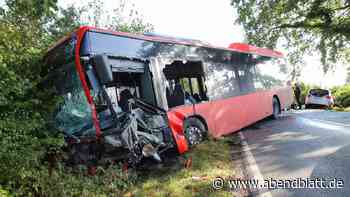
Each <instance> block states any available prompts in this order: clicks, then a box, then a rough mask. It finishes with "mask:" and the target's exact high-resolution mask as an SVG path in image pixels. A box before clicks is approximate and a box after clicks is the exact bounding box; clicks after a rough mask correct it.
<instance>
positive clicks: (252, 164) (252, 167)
mask: <svg viewBox="0 0 350 197" xmlns="http://www.w3.org/2000/svg"><path fill="white" fill-rule="evenodd" d="M239 137H240V138H241V141H242V149H243V153H244V154H245V159H246V160H247V164H248V168H249V171H250V173H251V175H252V176H253V177H252V179H255V180H259V183H264V177H263V175H262V174H261V172H260V169H259V167H258V164H257V163H256V161H255V159H254V156H253V154H252V152H251V151H250V148H249V145H248V143H247V141H246V140H245V137H244V135H243V133H242V132H241V131H240V132H239ZM258 196H261V197H272V194H271V192H270V191H268V190H267V191H265V190H261V189H259V191H258Z"/></svg>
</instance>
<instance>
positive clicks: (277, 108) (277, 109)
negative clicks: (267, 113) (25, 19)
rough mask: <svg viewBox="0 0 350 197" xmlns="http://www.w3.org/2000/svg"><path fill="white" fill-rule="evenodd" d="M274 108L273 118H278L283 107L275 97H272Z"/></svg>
mask: <svg viewBox="0 0 350 197" xmlns="http://www.w3.org/2000/svg"><path fill="white" fill-rule="evenodd" d="M272 110H273V113H272V118H273V119H277V118H278V116H279V115H280V114H281V107H280V103H279V102H278V100H277V98H275V97H274V98H273V99H272Z"/></svg>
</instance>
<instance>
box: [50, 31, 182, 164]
mask: <svg viewBox="0 0 350 197" xmlns="http://www.w3.org/2000/svg"><path fill="white" fill-rule="evenodd" d="M93 36H94V35H93V34H92V33H91V32H90V31H89V28H88V27H82V28H79V29H78V30H77V31H76V32H74V33H72V34H71V35H70V36H68V37H66V38H64V39H63V40H62V41H60V42H59V43H58V44H56V45H55V46H54V47H52V48H51V49H49V51H48V53H47V55H46V57H45V62H46V64H47V67H48V68H49V72H48V73H47V80H46V82H45V83H47V84H50V85H51V87H53V89H54V91H55V95H57V96H58V98H59V99H58V100H59V102H58V104H57V108H56V110H55V113H54V115H53V119H54V121H53V122H54V126H55V128H57V129H58V130H60V131H61V132H63V133H64V134H65V139H66V142H67V144H68V150H69V159H68V161H69V163H70V164H72V165H75V164H86V165H90V166H94V165H98V164H99V163H102V162H106V161H107V162H114V161H127V162H128V163H129V164H131V165H134V166H135V165H137V164H139V163H140V162H141V161H142V160H143V158H152V159H153V160H156V161H158V162H161V161H162V158H163V154H162V153H165V152H166V151H167V150H169V149H173V148H175V149H177V150H178V152H180V153H183V152H185V151H186V150H187V149H188V146H187V141H186V138H185V137H184V136H183V134H182V133H179V132H176V131H175V130H176V129H174V128H175V127H176V126H177V125H176V124H175V123H169V120H168V116H167V112H166V111H165V110H164V109H163V108H162V104H161V102H162V99H159V95H160V93H159V92H157V82H156V81H159V80H160V79H158V78H157V73H156V72H157V69H154V68H151V66H150V61H149V59H148V58H147V57H146V56H140V55H133V54H132V53H138V54H139V52H138V51H135V50H132V44H135V43H122V42H119V45H114V43H109V41H108V40H106V39H103V38H102V37H103V32H102V33H101V32H99V36H96V37H93ZM121 39H122V38H121ZM145 47H147V46H145ZM111 48H113V49H118V50H114V51H111V50H110V49H111ZM118 51H122V52H121V53H118ZM131 52H132V53H131ZM158 89H159V88H158ZM170 128H173V129H170Z"/></svg>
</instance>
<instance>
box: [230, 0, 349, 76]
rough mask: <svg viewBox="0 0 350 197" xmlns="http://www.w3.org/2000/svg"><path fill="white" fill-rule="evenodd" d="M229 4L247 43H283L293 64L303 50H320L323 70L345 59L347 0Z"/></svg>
mask: <svg viewBox="0 0 350 197" xmlns="http://www.w3.org/2000/svg"><path fill="white" fill-rule="evenodd" d="M231 4H232V5H233V7H234V8H236V10H237V13H238V19H237V21H236V22H237V23H239V24H242V25H243V27H244V30H245V33H246V38H247V40H248V41H249V42H250V43H252V44H255V45H257V46H264V47H269V48H274V47H276V44H277V43H278V42H280V43H283V45H284V46H285V47H286V48H288V50H289V54H288V59H289V61H290V62H291V63H292V64H295V65H296V64H298V63H300V62H301V61H302V56H303V55H304V54H305V53H309V54H310V53H312V52H314V51H319V52H320V54H321V62H322V65H323V71H324V72H325V73H326V72H327V71H328V70H329V69H330V68H332V65H334V63H337V62H341V61H344V60H345V58H344V56H345V50H346V49H347V48H349V44H350V43H349V39H350V1H349V0H261V1H256V0H232V2H231ZM295 69H298V68H295ZM295 73H297V70H295Z"/></svg>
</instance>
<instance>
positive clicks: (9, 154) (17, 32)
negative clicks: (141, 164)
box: [0, 0, 146, 196]
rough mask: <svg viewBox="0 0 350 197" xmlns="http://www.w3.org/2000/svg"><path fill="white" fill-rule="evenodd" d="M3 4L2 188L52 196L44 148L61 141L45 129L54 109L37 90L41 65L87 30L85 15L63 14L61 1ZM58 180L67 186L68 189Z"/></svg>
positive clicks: (0, 84) (0, 14) (137, 28)
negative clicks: (58, 45) (52, 49)
mask: <svg viewBox="0 0 350 197" xmlns="http://www.w3.org/2000/svg"><path fill="white" fill-rule="evenodd" d="M4 3H5V6H4V7H1V8H0V146H1V149H0V161H1V162H0V171H1V172H2V173H0V196H1V194H3V192H4V190H3V188H4V189H5V190H9V191H11V192H15V193H16V195H18V196H26V195H30V194H31V195H34V196H45V195H47V193H41V192H43V191H46V190H50V189H52V188H51V186H50V184H51V183H46V182H45V180H47V179H48V178H46V179H45V178H44V177H50V176H49V175H48V174H47V169H46V168H45V167H42V164H43V163H42V160H41V158H42V157H43V152H44V145H45V146H54V145H55V144H59V143H60V142H62V138H57V137H55V136H49V134H48V133H49V132H47V130H48V129H50V128H48V127H47V124H46V123H47V122H46V121H47V117H48V112H47V111H48V110H47V109H49V108H50V105H49V104H47V103H50V102H48V101H47V100H49V101H50V99H52V98H47V97H45V98H43V97H41V96H40V95H46V94H45V92H46V91H47V90H42V89H39V87H38V86H37V84H38V82H40V81H41V79H42V78H41V77H42V76H41V75H40V73H41V70H42V69H43V65H44V63H43V62H42V59H43V55H44V54H45V53H46V50H47V48H48V47H49V46H50V45H52V44H53V43H54V42H56V41H57V39H58V38H60V37H62V36H63V35H65V34H67V33H68V32H71V31H73V30H74V29H75V28H76V27H78V26H79V25H81V24H84V21H82V20H81V16H82V14H83V12H86V10H83V9H80V8H76V7H72V6H71V7H68V8H66V9H64V8H59V7H58V6H57V0H25V1H23V0H5V1H4ZM101 14H102V15H104V14H105V13H104V12H103V11H101ZM139 19H140V20H141V18H139ZM139 22H140V23H142V24H146V23H143V21H139ZM109 24H110V25H115V26H116V27H124V26H125V27H127V28H125V29H123V30H130V31H137V32H142V31H143V30H145V28H143V27H145V26H143V25H139V24H138V23H137V22H136V23H129V21H126V22H125V23H118V24H116V23H114V22H111V23H109ZM120 24H121V25H120ZM140 27H141V28H140ZM118 29H119V28H118ZM52 100H54V99H52ZM59 180H60V181H62V182H63V185H64V183H66V182H65V181H66V180H64V179H59ZM82 183H84V184H85V183H86V182H84V181H82ZM45 184H46V185H45ZM55 184H56V183H55ZM67 185H69V186H71V185H70V184H67ZM43 188H46V189H44V190H43ZM55 188H56V187H55ZM64 189H66V188H65V187H62V188H61V189H60V191H64ZM57 193H58V192H57ZM61 195H64V194H61ZM68 196H69V195H68Z"/></svg>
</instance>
